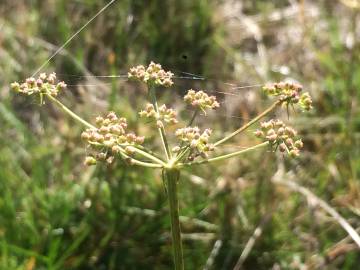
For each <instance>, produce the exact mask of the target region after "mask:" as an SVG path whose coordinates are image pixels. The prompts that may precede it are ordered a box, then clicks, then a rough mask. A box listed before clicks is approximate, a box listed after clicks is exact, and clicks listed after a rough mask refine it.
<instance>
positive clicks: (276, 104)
mask: <svg viewBox="0 0 360 270" xmlns="http://www.w3.org/2000/svg"><path fill="white" fill-rule="evenodd" d="M281 103H282V101H281V100H278V101H276V102H274V103H273V104H272V105H271V106H270V107H269V108H267V109H266V110H265V111H263V112H262V113H260V114H259V115H258V116H256V117H255V118H254V119H252V120H251V121H250V122H248V123H246V124H245V125H243V126H242V127H241V128H239V129H237V130H235V131H234V132H233V133H231V134H230V135H228V136H226V137H225V138H223V139H221V140H219V141H217V142H216V143H214V146H218V145H220V144H222V143H224V142H226V141H228V140H230V139H232V138H233V137H235V136H236V135H238V134H239V133H241V132H243V131H244V130H245V129H247V128H249V127H250V126H251V125H253V124H254V123H256V122H257V121H259V120H260V119H261V118H263V117H264V116H266V115H267V114H269V113H270V112H272V111H273V110H274V109H275V108H276V107H277V106H279V105H280V104H281Z"/></svg>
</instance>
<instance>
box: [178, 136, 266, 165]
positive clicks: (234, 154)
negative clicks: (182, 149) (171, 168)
mask: <svg viewBox="0 0 360 270" xmlns="http://www.w3.org/2000/svg"><path fill="white" fill-rule="evenodd" d="M267 145H269V142H263V143H260V144H257V145H254V146H251V147H249V148H246V149H243V150H240V151H236V152H233V153H230V154H226V155H222V156H218V157H214V158H209V159H206V160H201V161H194V162H189V163H179V164H178V165H177V167H178V168H181V167H185V166H192V165H200V164H205V163H212V162H217V161H222V160H225V159H228V158H232V157H236V156H239V155H242V154H245V153H247V152H250V151H252V150H256V149H258V148H261V147H264V146H267Z"/></svg>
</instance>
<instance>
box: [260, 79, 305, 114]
mask: <svg viewBox="0 0 360 270" xmlns="http://www.w3.org/2000/svg"><path fill="white" fill-rule="evenodd" d="M302 89H303V87H302V85H300V84H297V83H290V82H279V83H273V84H267V85H265V86H264V87H263V90H264V92H265V94H267V95H269V96H278V97H279V98H280V100H281V101H283V102H285V103H286V104H288V105H289V104H299V105H300V107H301V108H302V109H303V110H306V111H309V110H310V109H311V108H312V106H311V105H312V100H311V97H310V95H309V93H307V92H306V93H303V94H302V95H300V92H301V91H302Z"/></svg>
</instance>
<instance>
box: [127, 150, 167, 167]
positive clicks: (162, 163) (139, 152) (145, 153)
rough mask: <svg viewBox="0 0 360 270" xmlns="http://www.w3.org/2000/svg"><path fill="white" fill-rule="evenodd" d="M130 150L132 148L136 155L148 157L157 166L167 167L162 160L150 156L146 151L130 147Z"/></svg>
mask: <svg viewBox="0 0 360 270" xmlns="http://www.w3.org/2000/svg"><path fill="white" fill-rule="evenodd" d="M130 148H131V149H132V150H134V151H135V152H136V153H138V154H140V155H142V156H144V157H147V158H148V159H150V160H152V161H155V162H156V163H157V164H160V165H162V166H163V167H165V166H166V164H165V163H164V162H163V161H162V160H161V159H159V158H157V157H155V156H153V155H152V154H149V153H147V152H145V151H143V150H140V149H138V148H136V147H135V146H130Z"/></svg>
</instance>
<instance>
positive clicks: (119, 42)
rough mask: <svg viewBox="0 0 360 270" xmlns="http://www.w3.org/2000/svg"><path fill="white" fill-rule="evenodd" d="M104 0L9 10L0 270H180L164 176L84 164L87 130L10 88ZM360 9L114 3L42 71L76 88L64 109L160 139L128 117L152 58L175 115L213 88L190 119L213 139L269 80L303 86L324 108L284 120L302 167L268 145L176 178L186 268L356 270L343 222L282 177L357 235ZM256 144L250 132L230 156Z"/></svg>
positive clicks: (255, 107) (1, 35) (323, 3)
mask: <svg viewBox="0 0 360 270" xmlns="http://www.w3.org/2000/svg"><path fill="white" fill-rule="evenodd" d="M106 3H108V1H105V0H76V1H66V0H48V1H40V0H17V1H10V0H5V1H1V3H0V15H1V16H0V127H1V132H0V269H25V270H32V269H171V268H172V257H171V256H172V255H171V243H170V238H169V226H170V224H169V220H168V213H167V210H166V209H167V202H166V196H165V194H164V189H163V186H162V182H161V181H160V180H159V179H160V178H159V175H158V174H157V173H156V172H153V171H151V170H144V169H139V168H128V167H125V166H124V165H123V164H122V163H121V162H117V163H115V164H113V165H111V166H97V167H91V168H88V167H85V166H84V165H83V164H82V162H83V158H84V156H85V153H86V149H85V147H84V144H83V143H82V142H81V141H80V139H79V137H80V136H79V134H80V133H81V131H82V129H83V127H82V126H80V125H79V124H77V123H75V122H73V121H72V120H71V119H69V118H68V117H67V116H64V115H63V114H62V113H61V112H60V111H59V110H58V109H57V108H55V107H53V106H52V105H51V104H46V105H44V106H41V107H40V106H39V101H38V100H29V99H28V98H24V97H20V96H15V95H13V94H12V93H11V92H10V89H9V84H10V83H11V82H13V81H16V80H23V79H24V78H26V77H28V76H30V75H31V74H33V73H34V72H35V71H36V70H37V69H38V68H39V67H40V66H41V65H42V64H43V63H44V61H46V60H47V59H48V57H49V56H50V55H51V54H52V53H53V52H54V51H56V50H57V49H58V48H59V47H60V46H61V45H62V44H64V42H65V41H66V40H67V39H68V38H69V37H70V36H71V35H72V34H73V33H74V32H76V31H77V30H78V29H79V28H80V27H81V26H82V25H83V24H84V23H86V22H87V21H88V20H89V19H90V18H91V17H92V16H93V15H94V14H95V13H96V12H97V11H98V10H100V9H101V8H102V7H103V6H105V5H106ZM359 12H360V1H356V0H341V1H340V0H319V1H310V0H278V1H263V0H257V1H252V0H243V1H240V0H222V1H219V0H218V1H217V0H210V1H205V0H181V1H177V0H167V1H163V0H151V1H140V0H121V1H120V0H118V1H115V3H114V4H112V5H111V7H110V8H108V9H107V10H106V11H105V12H103V13H102V14H101V15H100V16H99V17H97V18H96V19H95V20H94V21H93V22H92V23H91V24H89V25H88V26H87V27H86V28H85V29H84V30H83V31H82V32H81V33H80V34H79V35H77V36H76V37H75V38H74V40H73V41H72V42H71V43H69V44H68V46H67V47H66V48H65V49H64V50H62V51H61V53H60V54H59V55H57V56H56V57H55V58H54V59H52V60H51V61H50V62H49V64H48V65H46V66H45V67H44V68H43V71H46V72H51V71H56V72H57V74H58V76H59V77H60V78H61V79H63V80H65V81H66V82H67V83H68V85H69V90H67V91H66V93H64V94H63V95H62V96H61V100H62V101H63V102H64V103H65V104H67V105H68V106H69V107H70V108H72V109H73V110H75V111H76V112H77V113H79V114H80V115H82V116H83V117H84V118H85V119H89V120H91V119H93V118H94V117H95V116H96V115H98V114H101V113H103V112H105V111H107V110H115V111H116V112H118V113H119V114H121V115H124V116H126V117H128V119H129V121H130V125H131V126H132V128H134V129H136V130H138V132H139V133H141V134H148V135H149V136H151V138H152V139H155V138H156V132H153V130H152V129H151V127H150V126H149V125H148V124H146V123H143V122H141V121H140V122H139V121H138V117H137V115H136V113H135V111H134V110H133V108H135V107H136V108H140V107H141V106H143V105H144V102H145V98H144V96H145V95H144V94H145V93H146V92H145V89H144V88H143V87H142V86H141V85H137V84H134V83H129V82H127V81H126V79H125V78H124V76H120V75H124V74H126V71H127V69H128V68H129V67H131V66H133V65H137V64H147V63H148V62H149V61H150V60H154V61H156V62H160V63H162V64H163V66H164V67H165V68H166V69H170V70H172V71H173V72H174V73H175V74H176V76H177V77H178V78H177V79H176V85H175V87H174V89H173V90H166V91H164V93H163V96H162V99H163V101H164V102H166V103H168V104H171V105H172V106H175V107H176V106H177V107H179V108H182V107H181V104H180V98H181V94H182V93H183V92H184V91H185V90H187V89H188V88H190V87H191V88H196V89H199V88H203V89H207V90H208V91H209V92H211V93H212V94H216V95H217V96H218V98H219V99H220V100H221V102H222V109H221V110H220V112H218V113H217V114H211V115H210V116H209V117H210V119H209V120H206V121H204V118H203V117H200V118H199V119H198V120H197V121H198V122H197V124H198V125H200V126H204V125H205V126H208V125H209V123H211V128H213V129H214V131H215V136H218V137H220V136H221V134H224V133H226V132H227V131H230V130H231V129H233V128H235V127H238V126H240V125H241V124H242V123H244V122H246V121H247V120H248V119H249V118H251V117H252V116H254V115H256V113H258V112H260V111H261V110H262V109H264V108H266V106H267V104H269V101H268V100H266V99H264V97H263V96H262V95H261V91H260V85H262V84H264V83H266V82H268V81H277V80H285V79H291V80H295V81H298V82H300V83H302V84H303V85H304V88H305V89H306V90H308V91H310V93H311V94H312V96H313V98H314V101H315V104H314V105H315V110H314V111H313V112H312V113H309V114H308V115H305V116H303V115H300V114H297V113H293V112H290V120H289V121H290V122H291V123H292V125H293V126H296V127H297V128H298V129H300V131H301V134H302V136H303V138H304V142H305V151H304V153H303V155H302V156H301V157H300V158H298V159H296V160H288V159H286V158H284V157H282V156H281V155H280V156H278V155H276V154H274V153H271V152H260V151H259V152H256V153H253V154H248V155H246V156H244V157H242V158H238V159H234V160H231V161H228V162H226V163H223V164H218V165H216V166H212V167H203V168H197V169H196V170H192V171H187V172H186V173H184V174H183V177H182V180H181V187H180V192H181V194H180V197H181V215H182V216H183V217H182V227H183V233H184V239H185V240H184V249H185V250H184V252H185V265H186V269H234V267H235V265H236V264H237V263H238V265H239V264H242V266H243V269H359V268H358V267H359V263H360V252H359V249H358V248H357V246H356V245H355V244H354V243H353V242H352V240H351V239H350V238H349V237H348V235H347V233H346V232H345V231H344V230H343V229H342V228H341V226H339V224H338V222H337V220H335V219H334V218H332V217H331V216H329V215H328V214H327V213H326V212H324V211H323V209H321V208H319V207H318V205H317V203H316V201H314V200H311V199H309V198H306V197H304V196H303V195H302V194H300V193H298V192H294V190H291V189H289V188H288V186H286V185H281V184H279V182H277V181H274V179H275V178H276V177H277V178H279V177H280V178H281V180H289V181H292V182H293V183H296V184H297V185H298V186H303V187H305V188H307V189H309V190H311V191H312V192H313V193H314V194H315V195H316V196H318V198H321V199H323V200H324V201H326V202H327V203H328V204H329V205H330V206H331V207H333V208H334V209H336V210H337V211H338V212H339V213H340V214H341V215H342V216H343V217H344V218H345V219H346V220H347V221H348V222H349V223H350V224H351V225H352V226H353V227H354V228H356V229H358V228H360V217H359V216H360V185H359V178H360V154H359V152H360V139H359V138H360V137H359V136H360V109H359V101H360V94H359V93H360V90H359V89H360V21H359V19H360V17H359V15H360V14H359ZM192 74H193V75H192ZM109 75H114V76H112V77H104V76H109ZM115 75H116V76H115ZM101 76H103V77H101ZM189 114H190V112H188V111H187V110H184V113H183V115H182V116H184V117H186V116H187V115H189ZM277 116H280V117H282V118H283V119H285V120H286V119H287V115H286V113H284V112H278V113H277ZM254 143H255V139H254V137H253V136H252V135H251V133H250V132H248V133H247V134H245V135H243V136H240V137H238V138H237V139H236V140H235V141H233V142H232V144H231V145H230V144H229V145H227V147H229V148H230V149H234V148H236V147H244V146H250V145H253V144H254ZM256 228H257V230H256ZM255 230H256V231H257V233H255V238H254V240H255V242H254V245H253V246H251V248H250V249H249V253H248V254H247V255H246V256H245V255H244V254H242V253H243V251H244V248H245V247H249V242H248V241H249V239H250V238H251V237H252V236H253V235H254V231H255ZM358 231H359V230H358ZM258 232H261V233H260V234H258ZM241 254H242V257H241V258H242V259H240V262H239V258H240V255H241ZM235 269H236V268H235Z"/></svg>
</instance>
